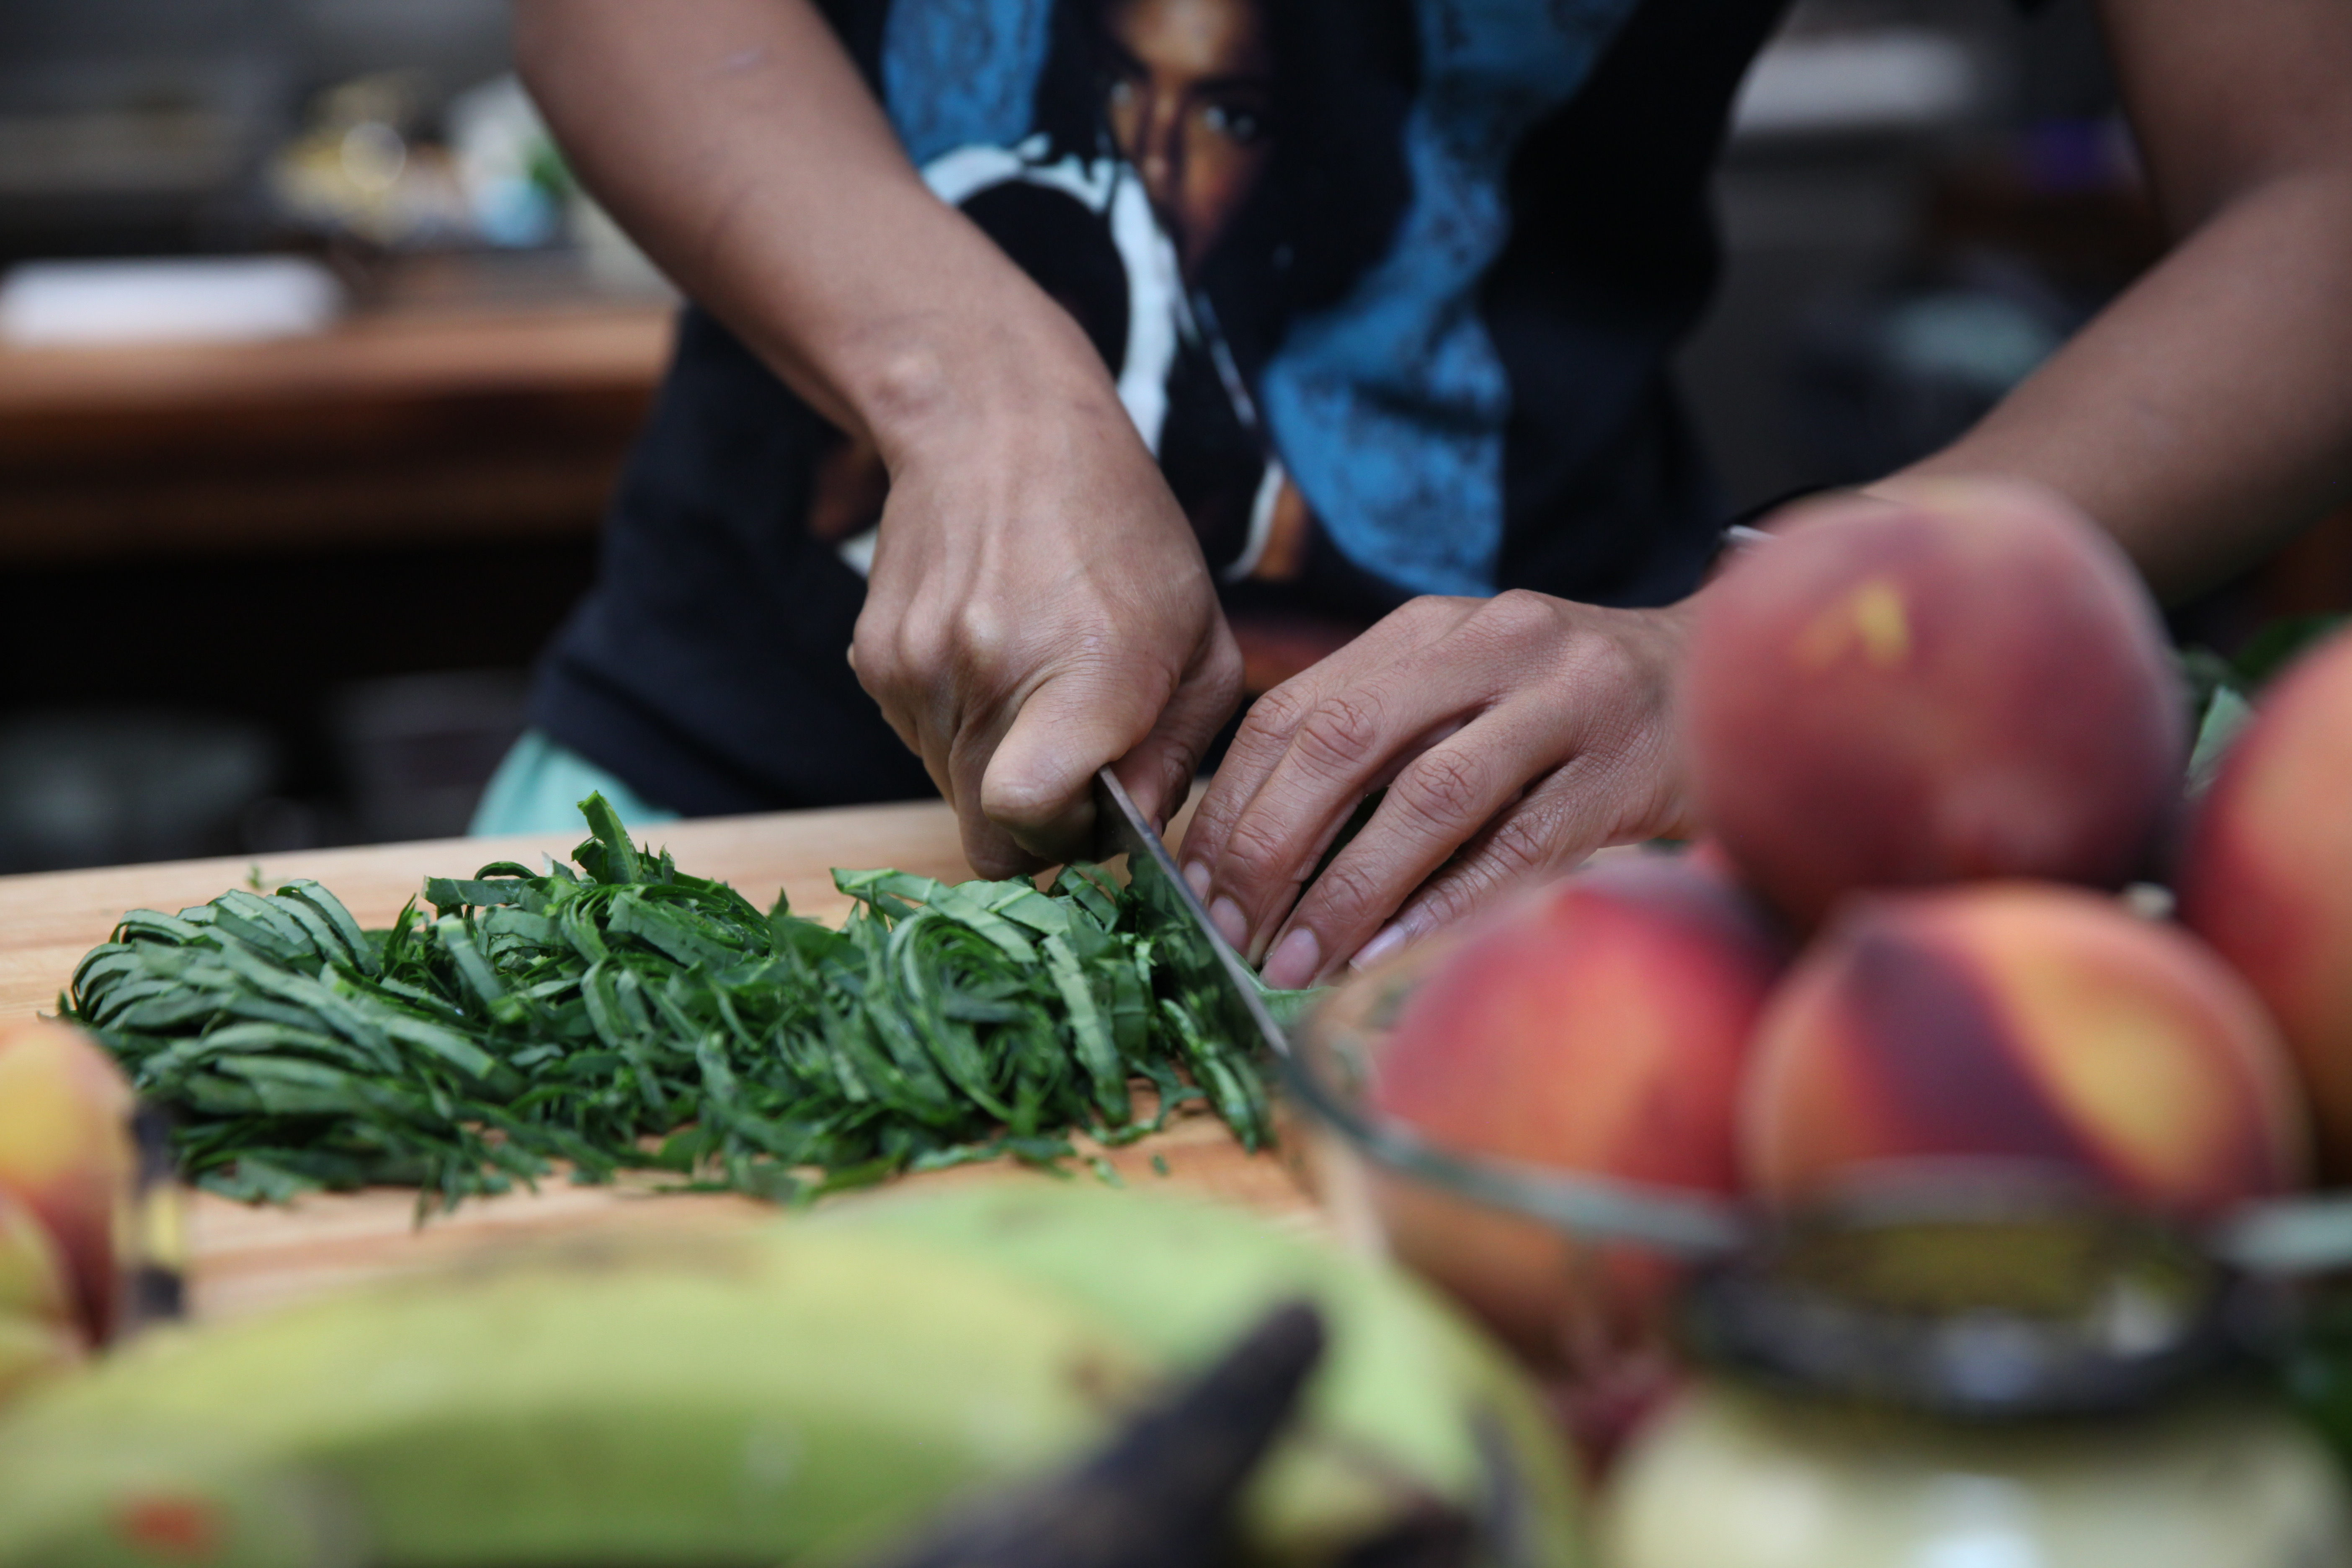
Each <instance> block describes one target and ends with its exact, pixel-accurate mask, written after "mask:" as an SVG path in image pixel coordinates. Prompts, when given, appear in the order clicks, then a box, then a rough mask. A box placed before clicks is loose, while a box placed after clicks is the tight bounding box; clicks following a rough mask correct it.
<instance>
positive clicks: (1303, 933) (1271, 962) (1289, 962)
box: [1262, 926, 1323, 991]
mask: <svg viewBox="0 0 2352 1568" xmlns="http://www.w3.org/2000/svg"><path fill="white" fill-rule="evenodd" d="M1322 967H1323V944H1322V943H1321V942H1317V941H1316V940H1315V933H1314V932H1313V931H1308V930H1307V928H1306V927H1305V926H1300V927H1299V928H1298V929H1297V931H1292V932H1291V933H1290V934H1289V935H1288V936H1286V937H1284V938H1283V939H1282V940H1281V941H1280V942H1276V944H1275V948H1274V951H1273V952H1271V953H1268V954H1267V955H1266V960H1265V970H1264V971H1263V972H1262V973H1263V975H1264V977H1265V983H1266V984H1268V985H1270V986H1272V987H1274V989H1276V991H1296V990H1297V989H1299V987H1301V986H1304V985H1311V984H1314V983H1315V972H1316V971H1317V970H1318V969H1320V968H1322Z"/></svg>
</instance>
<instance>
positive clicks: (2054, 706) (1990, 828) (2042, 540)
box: [1682, 482, 2187, 926]
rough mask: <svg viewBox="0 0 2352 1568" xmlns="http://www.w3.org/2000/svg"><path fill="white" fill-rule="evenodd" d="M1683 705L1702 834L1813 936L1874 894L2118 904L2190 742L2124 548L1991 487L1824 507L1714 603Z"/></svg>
mask: <svg viewBox="0 0 2352 1568" xmlns="http://www.w3.org/2000/svg"><path fill="white" fill-rule="evenodd" d="M1682 703H1683V710H1684V711H1683V724H1684V743H1685V752H1686V759H1685V760H1686V762H1687V764H1688V767H1689V770H1690V775H1691V780H1692V784H1693V787H1694V789H1695V791H1696V795H1697V800H1698V805H1699V815H1700V816H1701V819H1702V820H1703V821H1704V822H1705V823H1706V826H1707V827H1708V828H1709V829H1710V830H1711V831H1712V832H1713V833H1714V834H1716V835H1717V837H1720V839H1721V841H1722V844H1723V847H1724V848H1725V849H1726V850H1727V852H1728V853H1729V854H1730V856H1731V858H1733V860H1735V861H1736V862H1737V863H1738V866H1739V868H1740V869H1741V870H1742V872H1743V873H1745V875H1746V876H1747V877H1748V879H1749V880H1750V882H1751V884H1752V885H1753V886H1754V887H1755V888H1756V889H1758V890H1759V891H1760V892H1762V893H1763V894H1764V895H1765V896H1766V897H1768V898H1769V899H1770V900H1772V901H1773V902H1775V903H1776V904H1778V905H1779V906H1780V908H1781V909H1782V910H1785V911H1787V912H1788V913H1789V914H1790V915H1791V916H1793V917H1795V918H1796V919H1798V920H1799V921H1802V922H1804V923H1805V924H1807V925H1809V926H1810V925H1811V924H1812V923H1813V922H1815V921H1819V920H1820V919H1821V918H1822V916H1823V915H1824V914H1825V913H1826V912H1827V910H1828V909H1829V907H1830V905H1831V904H1832V902H1833V901H1834V900H1836V899H1837V898H1838V896H1839V895H1840V894H1842V893H1844V892H1846V891H1848V890H1849V889H1855V888H1868V887H1888V886H1906V885H1918V884H1926V883H1937V882H1947V881H1957V880H1961V879H1969V878H1990V877H2048V878H2053V879H2059V880H2062V881H2079V882H2088V883H2092V884H2095V885H2099V886H2114V885H2116V884H2118V883H2120V882H2122V881H2123V880H2124V879H2126V877H2127V876H2129V875H2130V873H2131V872H2132V871H2133V870H2134V869H2135V868H2137V865H2138V864H2139V862H2140V860H2141V858H2142V857H2143V855H2144V854H2145V853H2146V851H2147V848H2148V847H2149V845H2150V843H2151V841H2152V840H2153V838H2154V837H2155V836H2156V834H2157V832H2158V829H2159V828H2160V827H2161V826H2163V824H2164V822H2165V820H2166V816H2167V814H2168V811H2169V810H2170V808H2171V802H2172V800H2173V798H2174V795H2175V792H2176V790H2177V786H2178V782H2179V772H2180V765H2181V761H2182V757H2183V755H2184V748H2185V745H2186V739H2187V737H2186V732H2185V731H2186V721H2185V715H2184V713H2183V704H2182V701H2181V699H2180V695H2179V690H2178V689H2177V682H2176V680H2175V679H2174V677H2173V675H2172V673H2171V668H2170V665H2169V663H2168V659H2167V656H2166V652H2165V644H2164V639H2163V636H2162V630H2161V627H2160V626H2159V625H2158V620H2157V616H2156V610H2155V606H2154V605H2152V604H2151V603H2150V602H2149V600H2148V597H2147V594H2146V592H2145V591H2144V590H2143V589H2142V588H2141V587H2140V585H2139V583H2138V581H2137V578H2136V577H2135V576H2134V575H2133V574H2132V569H2131V566H2130V564H2129V563H2127V562H2126V560H2125V559H2124V557H2123V554H2122V552H2120V551H2118V550H2117V549H2116V547H2115V545H2114V544H2112V543H2111V542H2108V541H2107V539H2106V538H2105V536H2104V535H2102V534H2101V533H2099V532H2098V531H2097V530H2096V529H2095V528H2094V527H2093V526H2092V525H2091V523H2090V522H2089V521H2087V520H2086V519H2084V518H2083V517H2082V516H2081V515H2080V514H2079V513H2077V512H2075V511H2074V510H2073V509H2072V508H2071V507H2069V506H2067V505H2066V504H2065V503H2064V502H2063V501H2061V500H2058V499H2057V498H2055V497H2053V496H2050V495H2046V494H2044V493H2042V492H2040V491H2037V490H2031V489H2024V488H2023V487H2020V486H2012V485H1994V484H1986V483H1977V482H1970V483H1965V484H1964V483H1959V482H1950V483H1947V484H1942V485H1937V486H1934V487H1923V488H1922V489H1921V490H1920V491H1919V492H1917V494H1916V495H1915V496H1914V497H1913V498H1911V499H1910V500H1906V503H1905V504H1901V505H1896V504H1893V503H1888V502H1882V501H1874V500H1843V501H1838V502H1832V503H1826V504H1824V505H1822V506H1821V507H1818V508H1816V509H1815V510H1814V512H1813V516H1812V520H1811V521H1810V522H1807V523H1803V524H1801V525H1799V526H1796V527H1794V528H1792V529H1791V530H1790V531H1789V532H1788V533H1786V534H1785V535H1784V536H1782V537H1781V538H1780V539H1778V540H1776V541H1775V542H1772V543H1770V544H1768V545H1765V546H1762V547H1759V548H1758V549H1756V550H1753V551H1751V552H1748V554H1747V555H1745V556H1743V557H1742V558H1741V559H1740V561H1739V562H1738V564H1737V565H1736V566H1734V567H1733V568H1732V570H1731V571H1730V572H1729V573H1727V574H1726V575H1725V577H1724V579H1723V581H1722V582H1721V583H1719V584H1717V585H1716V586H1715V587H1714V588H1712V589H1710V590H1709V591H1708V592H1707V594H1706V595H1705V596H1704V597H1703V598H1702V600H1701V601H1700V609H1699V612H1698V618H1697V623H1696V629H1695V631H1694V634H1693V638H1692V644H1691V649H1690V658H1689V663H1688V666H1687V668H1686V672H1685V678H1684V686H1683V690H1682Z"/></svg>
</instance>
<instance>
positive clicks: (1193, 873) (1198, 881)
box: [1184, 860, 1209, 899]
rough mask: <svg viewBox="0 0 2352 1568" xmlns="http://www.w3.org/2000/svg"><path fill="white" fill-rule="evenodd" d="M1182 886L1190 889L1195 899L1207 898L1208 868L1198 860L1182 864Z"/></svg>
mask: <svg viewBox="0 0 2352 1568" xmlns="http://www.w3.org/2000/svg"><path fill="white" fill-rule="evenodd" d="M1184 885H1185V886H1186V887H1188V888H1190V889H1192V896H1193V897H1194V898H1196V899H1205V898H1207V897H1208V896H1209V868H1207V867H1206V866H1203V865H1202V864H1201V862H1199V861H1198V860H1187V861H1185V862H1184Z"/></svg>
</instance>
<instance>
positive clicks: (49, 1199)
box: [0, 1018, 138, 1340]
mask: <svg viewBox="0 0 2352 1568" xmlns="http://www.w3.org/2000/svg"><path fill="white" fill-rule="evenodd" d="M130 1119H131V1086H130V1084H129V1083H128V1082H126V1081H125V1080H124V1079H123V1076H122V1071H121V1068H118V1067H116V1066H115V1064H114V1059H113V1058H111V1057H110V1056H108V1055H107V1054H106V1052H105V1050H104V1049H103V1048H102V1047H100V1046H99V1045H97V1044H96V1043H95V1042H94V1041H92V1040H91V1039H90V1037H89V1036H87V1035H85V1034H83V1033H82V1032H81V1031H80V1030H79V1029H77V1028H74V1027H73V1026H70V1025H67V1024H61V1023H58V1022H57V1021H55V1020H54V1019H47V1018H41V1019H35V1020H31V1021H28V1022H25V1023H19V1024H15V1025H11V1026H7V1027H6V1028H5V1030H0V1190H5V1191H7V1192H9V1193H12V1194H15V1195H16V1197H17V1198H18V1199H19V1200H20V1201H21V1202H22V1203H23V1204H24V1205H25V1206H26V1207H27V1208H29V1209H30V1210H32V1212H33V1213H34V1214H35V1215H38V1216H39V1217H40V1219H41V1222H42V1223H43V1224H44V1225H46V1226H48V1228H49V1234H50V1235H51V1236H53V1237H56V1238H57V1242H58V1250H59V1251H60V1252H62V1253H63V1254H64V1256H65V1259H66V1264H67V1267H68V1270H69V1271H70V1273H71V1275H72V1278H73V1281H74V1289H75V1299H76V1300H77V1302H78V1303H79V1307H80V1310H81V1313H82V1319H83V1321H84V1322H85V1323H86V1324H88V1325H89V1330H90V1332H91V1335H92V1337H93V1338H95V1339H100V1340H102V1339H104V1338H105V1337H106V1336H107V1335H108V1334H109V1333H110V1332H111V1331H112V1328H113V1323H114V1317H115V1311H116V1305H117V1303H116V1297H117V1293H118V1286H119V1272H120V1270H119V1268H118V1263H117V1258H116V1252H115V1239H116V1237H115V1231H116V1226H117V1222H118V1217H119V1216H120V1215H121V1214H122V1212H123V1211H124V1209H125V1207H126V1206H127V1205H128V1203H129V1201H130V1196H131V1185H132V1183H133V1181H134V1179H135V1177H136V1175H137V1171H138V1165H137V1154H136V1152H135V1148H134V1145H133V1143H132V1141H131V1124H130Z"/></svg>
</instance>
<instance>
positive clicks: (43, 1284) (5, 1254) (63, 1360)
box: [0, 1193, 83, 1402]
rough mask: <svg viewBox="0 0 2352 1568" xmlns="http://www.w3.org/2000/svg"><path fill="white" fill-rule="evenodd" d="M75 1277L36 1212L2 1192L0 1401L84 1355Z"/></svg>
mask: <svg viewBox="0 0 2352 1568" xmlns="http://www.w3.org/2000/svg"><path fill="white" fill-rule="evenodd" d="M82 1346H83V1339H82V1333H81V1329H80V1326H79V1322H78V1321H77V1320H76V1313H75V1303H74V1293H73V1284H72V1280H71V1279H69V1278H68V1274H67V1272H66V1263H65V1259H64V1258H62V1257H61V1256H59V1254H58V1247H57V1243H55V1242H54V1241H52V1240H51V1239H50V1238H49V1233H48V1231H47V1229H46V1228H45V1227H44V1226H42V1224H41V1222H40V1221H39V1220H37V1219H36V1218H34V1217H33V1215H32V1212H31V1211H30V1210H28V1209H26V1207H25V1206H24V1205H22V1204H19V1203H18V1202H16V1200H15V1199H14V1198H11V1197H9V1196H8V1195H7V1194H5V1193H0V1402H5V1400H6V1399H7V1398H8V1397H9V1396H10V1395H11V1394H15V1393H16V1391H17V1390H19V1389H20V1388H23V1387H24V1386H26V1384H30V1383H32V1382H34V1381H35V1380H37V1379H38V1378H40V1377H42V1376H45V1375H47V1373H52V1372H55V1371H58V1370H59V1369H61V1368H63V1367H68V1366H70V1365H72V1364H73V1363H76V1362H78V1361H79V1360H80V1359H81V1355H82Z"/></svg>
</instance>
